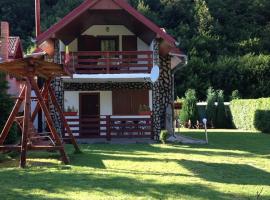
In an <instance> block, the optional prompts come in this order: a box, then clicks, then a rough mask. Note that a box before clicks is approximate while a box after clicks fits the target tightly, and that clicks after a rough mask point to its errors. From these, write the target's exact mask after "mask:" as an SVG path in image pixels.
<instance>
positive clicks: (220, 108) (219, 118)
mask: <svg viewBox="0 0 270 200" xmlns="http://www.w3.org/2000/svg"><path fill="white" fill-rule="evenodd" d="M217 103H218V105H217V108H216V109H217V113H216V120H215V127H216V128H227V127H228V123H229V121H228V120H227V117H226V111H225V105H224V95H223V91H222V90H218V91H217Z"/></svg>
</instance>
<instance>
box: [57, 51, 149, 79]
mask: <svg viewBox="0 0 270 200" xmlns="http://www.w3.org/2000/svg"><path fill="white" fill-rule="evenodd" d="M66 56H67V55H66V54H65V53H64V52H62V53H61V62H62V63H66V65H67V67H68V68H69V69H70V70H71V71H73V72H74V73H77V74H123V73H128V74H129V73H150V71H151V69H152V67H153V52H152V51H104V52H101V51H79V52H71V53H70V54H69V58H67V57H66Z"/></svg>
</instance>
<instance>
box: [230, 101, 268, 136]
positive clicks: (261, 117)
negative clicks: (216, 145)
mask: <svg viewBox="0 0 270 200" xmlns="http://www.w3.org/2000/svg"><path fill="white" fill-rule="evenodd" d="M230 109H231V113H232V119H233V123H234V125H235V127H236V128H238V129H244V130H259V131H263V132H268V133H270V123H269V122H270V98H260V99H250V100H233V101H232V102H231V105H230Z"/></svg>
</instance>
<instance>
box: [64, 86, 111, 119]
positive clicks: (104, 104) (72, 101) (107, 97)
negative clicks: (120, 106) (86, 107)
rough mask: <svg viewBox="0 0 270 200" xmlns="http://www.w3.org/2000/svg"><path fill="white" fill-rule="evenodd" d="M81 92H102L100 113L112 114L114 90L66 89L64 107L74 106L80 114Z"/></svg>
mask: <svg viewBox="0 0 270 200" xmlns="http://www.w3.org/2000/svg"><path fill="white" fill-rule="evenodd" d="M80 93H100V115H112V91H89V92H85V91H84V92H80V91H65V92H64V108H65V110H66V109H67V108H68V107H74V108H75V109H76V110H77V111H78V114H79V111H80V110H79V94H80Z"/></svg>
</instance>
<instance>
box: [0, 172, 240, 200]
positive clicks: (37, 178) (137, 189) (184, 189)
mask: <svg viewBox="0 0 270 200" xmlns="http://www.w3.org/2000/svg"><path fill="white" fill-rule="evenodd" d="M30 176H31V181H30V180H29V177H30ZM0 177H2V180H3V179H4V180H7V181H5V184H3V185H2V186H1V191H2V195H6V197H9V199H20V200H23V199H35V200H44V199H56V200H60V199H61V198H57V197H56V198H48V197H47V196H46V194H50V196H53V195H59V194H61V195H66V197H65V199H71V196H70V195H71V194H70V192H74V195H76V193H78V192H80V193H84V192H86V193H88V194H93V193H94V192H98V193H100V194H102V195H104V197H105V196H107V197H116V196H114V195H119V194H120V195H130V198H131V199H132V198H139V197H144V198H155V199H166V198H177V197H181V196H182V197H186V198H188V197H197V198H200V199H220V200H227V199H232V198H233V197H238V198H244V196H241V195H235V194H234V195H232V194H226V193H222V192H219V191H216V190H214V189H212V188H210V187H207V186H204V185H202V184H195V183H194V184H191V183H188V184H180V183H179V184H178V183H170V184H162V183H158V182H156V181H155V182H153V181H151V180H143V181H141V180H139V179H135V178H130V177H126V176H121V175H119V174H117V175H115V174H112V175H108V174H91V173H70V172H68V171H67V172H61V171H57V172H50V173H49V172H41V171H40V172H38V173H30V172H26V171H25V172H20V171H8V173H7V172H0ZM18 177H19V179H18ZM15 180H16V181H15ZM33 190H34V191H37V190H41V191H43V192H44V195H40V194H36V193H33V192H32V191H33ZM116 191H117V194H115V193H114V192H116ZM3 192H4V193H3ZM100 194H99V196H100ZM4 197H5V196H4ZM117 197H119V196H117ZM73 198H74V196H73ZM77 198H78V199H79V197H77ZM4 199H5V198H4Z"/></svg>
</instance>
